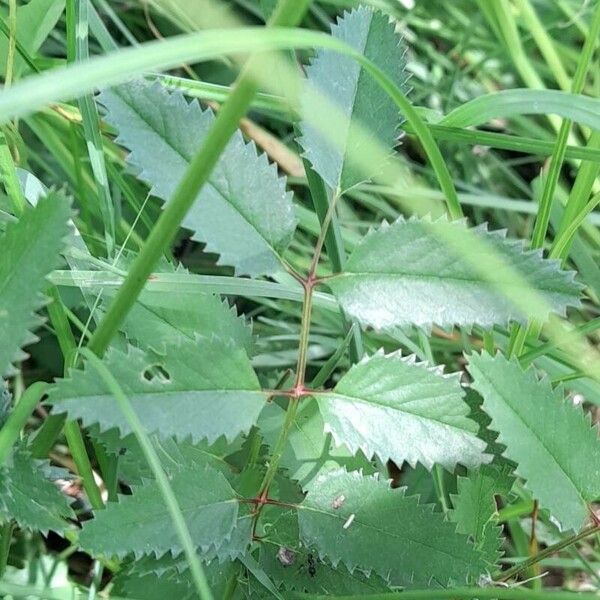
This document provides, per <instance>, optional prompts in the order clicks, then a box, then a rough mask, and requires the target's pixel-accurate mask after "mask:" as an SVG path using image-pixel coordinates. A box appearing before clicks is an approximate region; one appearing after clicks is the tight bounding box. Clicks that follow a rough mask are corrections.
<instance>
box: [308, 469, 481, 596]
mask: <svg viewBox="0 0 600 600" xmlns="http://www.w3.org/2000/svg"><path fill="white" fill-rule="evenodd" d="M298 517H299V523H300V536H301V538H302V541H303V543H304V544H305V545H307V546H309V547H311V548H316V549H317V550H318V552H319V554H320V555H323V556H327V557H329V558H330V559H331V561H332V562H333V564H334V565H335V564H337V563H338V562H340V561H341V562H343V563H344V564H345V565H346V566H347V567H348V568H349V569H350V570H353V569H354V568H355V567H359V568H362V569H363V570H373V571H374V572H375V573H378V574H379V575H381V576H382V577H385V578H388V577H389V579H390V583H391V584H392V585H394V586H404V587H419V586H428V585H434V586H436V587H445V586H446V585H447V584H448V583H450V582H456V583H459V582H462V583H464V582H465V581H467V580H470V579H473V578H477V577H478V576H479V575H480V574H481V573H482V572H483V569H484V567H483V565H482V560H481V557H480V555H479V553H478V552H477V551H476V550H475V549H474V547H473V546H472V545H471V543H470V542H469V541H468V538H467V536H465V535H461V534H458V533H456V531H455V525H453V524H451V523H448V522H446V521H444V518H443V516H442V515H441V514H439V513H435V512H433V507H432V506H423V505H419V503H418V500H417V498H416V497H406V496H404V491H403V490H393V489H391V488H390V486H389V484H388V483H387V482H385V481H380V480H379V479H377V478H376V477H363V476H362V475H361V474H360V473H358V472H356V471H354V472H351V473H347V472H345V471H342V470H340V471H335V472H332V473H329V474H324V475H321V476H319V477H317V478H316V479H315V480H314V482H313V483H312V484H311V486H310V488H309V491H308V495H307V496H306V499H305V500H304V502H303V503H302V504H301V505H300V507H299V515H298Z"/></svg>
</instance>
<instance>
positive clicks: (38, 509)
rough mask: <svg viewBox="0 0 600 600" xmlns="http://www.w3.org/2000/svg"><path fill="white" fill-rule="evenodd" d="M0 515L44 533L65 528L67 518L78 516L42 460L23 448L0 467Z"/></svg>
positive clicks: (66, 526)
mask: <svg viewBox="0 0 600 600" xmlns="http://www.w3.org/2000/svg"><path fill="white" fill-rule="evenodd" d="M0 515H1V516H2V518H3V519H7V520H8V519H14V520H15V521H16V522H17V523H18V524H19V526H20V527H24V528H27V529H32V530H36V531H41V532H42V533H47V532H48V531H49V530H52V531H58V532H62V531H65V530H66V529H67V528H68V527H69V523H68V521H67V520H66V519H71V518H74V517H75V515H74V513H73V511H72V510H71V508H70V507H69V503H68V501H67V497H66V496H65V495H64V494H63V493H62V492H61V491H60V490H59V489H58V487H57V486H56V485H55V484H54V483H52V482H51V481H49V480H48V479H47V478H46V476H45V474H44V471H43V469H42V467H41V466H40V463H39V461H35V460H34V459H32V458H31V456H30V455H29V454H28V453H27V452H26V451H25V450H23V449H17V450H15V452H14V454H13V455H12V456H11V457H10V459H9V460H8V462H7V464H5V465H3V466H2V467H0Z"/></svg>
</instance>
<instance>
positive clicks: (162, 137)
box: [100, 82, 296, 276]
mask: <svg viewBox="0 0 600 600" xmlns="http://www.w3.org/2000/svg"><path fill="white" fill-rule="evenodd" d="M100 102H101V103H102V104H103V105H104V106H105V107H106V109H107V111H108V113H107V115H106V120H107V121H108V122H109V123H110V124H111V125H113V126H114V127H115V128H116V129H117V131H118V132H119V136H118V138H117V141H119V142H120V143H122V144H123V145H124V146H125V147H126V148H128V149H129V150H130V151H131V154H130V155H129V159H128V161H129V163H130V164H131V165H133V167H135V168H136V169H138V171H139V172H140V174H139V177H140V179H142V180H143V181H145V182H146V183H148V185H150V186H151V193H152V194H154V195H155V196H157V197H158V198H161V199H163V200H169V199H170V198H171V196H172V195H173V192H174V191H175V188H176V187H177V185H178V183H179V181H180V180H181V178H182V177H183V174H184V173H185V171H186V169H187V168H188V167H189V163H190V160H191V159H192V157H193V156H194V155H195V154H196V152H197V150H198V148H199V146H200V145H201V144H202V142H203V141H204V139H205V138H206V136H207V134H208V131H209V130H210V128H211V127H212V124H213V122H214V115H213V113H212V111H211V110H204V111H203V110H202V109H201V108H200V105H199V104H198V102H196V101H193V102H191V103H190V104H188V102H187V101H186V99H185V98H184V97H183V95H182V94H181V93H180V92H173V93H170V92H167V91H166V90H165V89H164V88H163V87H162V86H161V85H160V84H159V83H155V84H154V85H147V84H145V83H142V82H138V83H130V84H126V85H121V86H118V87H115V88H112V89H110V90H107V91H105V92H102V94H101V95H100ZM183 225H184V226H185V227H187V228H188V229H190V230H191V231H192V232H193V235H192V238H193V239H195V240H198V241H200V242H205V243H206V249H207V250H208V251H210V252H215V253H217V254H220V256H221V258H220V262H221V263H222V264H226V265H231V266H233V267H235V270H236V273H238V274H242V275H251V276H258V275H272V274H274V273H277V272H279V271H280V270H281V263H280V259H279V254H280V253H281V252H283V250H285V248H286V247H287V245H288V243H289V241H290V239H291V237H292V234H293V233H294V229H295V227H296V219H295V215H294V210H293V206H292V195H291V193H288V192H286V189H285V179H284V178H281V177H279V176H278V174H277V168H276V167H275V166H274V165H271V164H269V161H268V160H267V157H266V155H264V154H260V155H259V154H257V151H256V147H255V146H254V144H253V143H248V144H247V143H246V142H245V141H244V139H243V137H242V134H241V133H240V132H239V131H236V133H235V134H234V135H233V137H232V138H231V140H230V141H229V144H228V145H227V147H226V148H225V151H224V152H223V153H222V155H221V158H220V159H219V162H218V163H217V165H216V167H215V168H214V169H213V171H212V173H211V175H210V176H209V179H208V181H207V183H206V185H204V187H203V188H202V189H201V191H200V193H199V194H198V198H197V199H196V201H195V203H194V204H193V206H192V208H191V209H190V211H189V212H188V214H187V215H186V217H185V218H184V220H183Z"/></svg>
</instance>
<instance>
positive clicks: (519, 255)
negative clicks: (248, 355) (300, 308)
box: [326, 217, 580, 329]
mask: <svg viewBox="0 0 600 600" xmlns="http://www.w3.org/2000/svg"><path fill="white" fill-rule="evenodd" d="M573 277H574V273H572V272H564V271H561V270H560V265H559V263H558V262H557V261H551V260H545V259H543V258H542V257H541V250H540V251H535V250H532V251H525V250H524V249H523V242H521V241H511V240H507V239H506V238H505V232H504V231H493V232H490V231H488V230H487V228H486V227H485V226H479V227H475V228H473V229H468V228H467V227H466V225H465V222H464V221H462V220H461V221H454V222H449V221H447V220H446V219H445V218H442V219H439V220H437V221H433V222H432V221H429V220H427V219H415V218H411V219H409V220H405V219H404V218H402V217H401V218H399V219H398V220H397V221H395V222H394V223H393V224H392V225H387V223H384V224H383V225H382V226H381V227H380V228H379V229H378V230H376V231H372V232H371V233H369V234H368V235H367V236H366V237H365V238H364V239H363V241H362V242H361V243H360V244H359V245H358V246H357V247H356V248H355V250H354V252H353V254H352V256H351V257H350V259H349V260H348V263H347V264H346V267H345V270H344V272H343V273H340V274H336V275H333V276H331V277H329V278H327V279H326V282H327V285H328V286H329V287H330V288H331V290H332V291H333V293H334V294H335V296H336V297H337V299H338V301H339V303H340V304H341V306H342V308H343V309H344V310H345V311H346V312H347V313H348V314H349V315H350V316H351V317H354V318H356V319H358V320H359V321H360V323H361V324H362V325H364V326H371V327H374V328H375V329H390V328H393V327H402V326H409V325H418V326H423V327H430V326H431V325H432V324H437V325H440V326H443V327H444V326H451V325H473V324H477V325H481V326H484V327H486V326H491V325H494V324H504V323H508V322H509V321H518V322H521V323H524V322H526V321H527V320H529V319H536V320H540V321H545V320H546V318H547V316H548V313H550V312H557V313H564V312H565V309H566V307H567V306H572V305H575V306H577V305H578V304H579V292H580V286H579V284H577V283H575V282H574V280H573Z"/></svg>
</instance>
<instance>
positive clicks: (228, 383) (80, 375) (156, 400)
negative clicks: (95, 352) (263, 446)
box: [48, 336, 266, 443]
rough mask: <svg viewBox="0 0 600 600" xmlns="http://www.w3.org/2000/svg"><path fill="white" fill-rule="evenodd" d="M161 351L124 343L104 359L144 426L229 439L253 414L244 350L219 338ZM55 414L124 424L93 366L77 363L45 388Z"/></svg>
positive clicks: (253, 385)
mask: <svg viewBox="0 0 600 600" xmlns="http://www.w3.org/2000/svg"><path fill="white" fill-rule="evenodd" d="M164 350H165V352H164V354H163V353H161V354H158V353H154V352H151V351H148V352H143V351H142V350H139V349H137V348H134V347H132V346H130V347H129V348H128V351H127V353H123V352H121V351H120V350H118V349H116V348H112V349H110V350H109V351H108V353H107V354H106V357H105V359H104V360H105V364H106V366H107V367H108V368H109V369H110V371H111V373H112V374H113V376H114V377H115V378H116V380H117V381H118V382H119V384H120V386H121V387H122V389H123V391H124V392H125V394H126V395H127V397H128V399H129V401H130V402H131V405H132V406H133V408H134V409H135V411H136V413H137V414H138V417H139V418H140V420H141V423H142V425H143V426H144V428H145V430H146V431H147V432H149V433H157V434H158V435H159V436H160V437H163V438H165V437H169V436H175V437H176V438H178V439H184V438H186V437H188V436H191V438H192V440H193V441H197V440H201V439H205V438H206V439H207V440H208V442H209V443H212V442H214V441H215V440H216V439H217V438H219V437H220V436H222V435H223V436H225V438H226V439H227V440H233V439H234V438H235V437H236V436H238V435H239V434H240V433H242V432H247V431H248V430H249V429H250V428H251V427H252V425H254V423H256V420H257V418H258V415H259V413H260V411H261V410H262V408H263V406H264V404H265V401H266V396H265V394H264V393H263V392H262V391H261V390H260V386H259V382H258V379H257V377H256V374H255V373H254V371H253V369H252V367H251V365H250V361H249V360H248V357H247V355H246V353H245V351H244V350H243V349H241V348H239V347H237V346H235V345H233V344H232V343H231V342H227V341H223V340H220V339H219V338H215V337H213V338H210V339H207V338H204V337H200V336H197V337H196V338H195V339H193V340H191V339H188V338H180V339H179V341H178V342H177V343H169V344H166V345H165V348H164ZM48 400H49V402H50V403H51V404H52V405H53V406H54V412H55V413H63V412H68V413H69V417H70V418H72V419H77V418H78V419H82V421H83V422H84V423H85V424H86V425H91V424H93V423H98V425H99V426H100V428H101V429H102V430H107V429H112V428H115V427H116V428H117V429H118V430H119V432H120V434H121V435H122V436H126V435H128V434H129V433H131V428H130V426H129V424H128V422H127V420H126V419H125V417H124V416H123V415H122V413H121V411H120V410H119V407H118V404H117V402H116V401H115V399H114V397H113V395H112V394H111V393H110V391H109V389H108V388H107V386H106V385H105V383H104V382H103V380H102V378H101V377H100V376H99V375H98V374H97V372H96V370H95V369H92V368H85V369H84V370H83V371H81V370H77V371H72V372H71V373H70V377H69V378H68V379H62V380H59V381H58V383H57V384H56V385H55V386H54V387H53V389H52V390H51V392H50V393H49V398H48Z"/></svg>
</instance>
